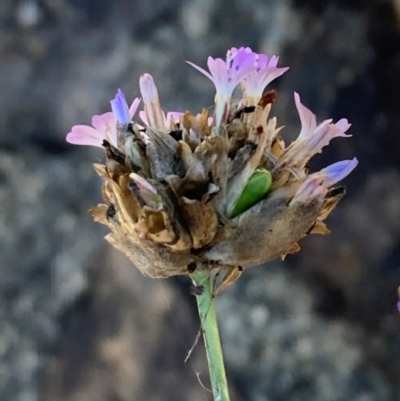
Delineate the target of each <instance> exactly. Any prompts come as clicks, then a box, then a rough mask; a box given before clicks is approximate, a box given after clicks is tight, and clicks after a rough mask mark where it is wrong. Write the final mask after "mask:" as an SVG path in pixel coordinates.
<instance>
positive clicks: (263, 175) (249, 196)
mask: <svg viewBox="0 0 400 401" xmlns="http://www.w3.org/2000/svg"><path fill="white" fill-rule="evenodd" d="M271 187H272V176H271V173H270V172H269V171H268V170H266V169H265V168H259V169H257V170H256V171H254V173H253V175H252V176H251V177H250V178H249V181H247V184H246V186H245V187H244V190H243V192H242V194H241V195H240V197H239V199H238V201H237V202H236V205H235V207H234V208H233V211H232V214H231V216H230V218H234V217H236V216H239V214H242V213H244V212H245V211H246V210H248V209H250V208H251V207H252V206H254V205H255V204H256V203H258V202H259V201H260V200H261V199H262V198H263V197H264V196H265V195H267V194H268V192H269V191H270V190H271Z"/></svg>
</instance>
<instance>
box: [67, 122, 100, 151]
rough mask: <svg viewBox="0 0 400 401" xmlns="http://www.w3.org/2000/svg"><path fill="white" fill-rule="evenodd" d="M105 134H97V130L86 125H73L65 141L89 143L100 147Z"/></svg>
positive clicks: (80, 143) (81, 143) (79, 143)
mask: <svg viewBox="0 0 400 401" xmlns="http://www.w3.org/2000/svg"><path fill="white" fill-rule="evenodd" d="M104 139H106V138H105V135H104V136H103V135H99V131H97V130H95V129H94V128H92V127H89V126H88V125H75V126H73V127H72V129H71V132H69V133H68V134H67V138H66V140H67V142H69V143H71V144H73V145H89V146H99V147H102V144H103V140H104Z"/></svg>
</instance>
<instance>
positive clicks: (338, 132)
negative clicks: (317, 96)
mask: <svg viewBox="0 0 400 401" xmlns="http://www.w3.org/2000/svg"><path fill="white" fill-rule="evenodd" d="M294 99H295V102H296V107H297V111H298V112H299V116H300V121H301V131H300V135H299V136H298V138H297V139H296V140H295V141H294V142H293V143H292V144H291V145H290V146H289V147H288V148H287V149H286V150H285V152H284V154H283V155H282V157H281V158H280V159H279V160H278V162H277V164H276V165H275V169H277V168H282V167H285V166H287V165H290V166H291V167H297V168H300V169H302V168H304V166H305V165H306V163H307V162H308V160H310V158H311V157H312V156H314V155H315V154H317V153H319V152H321V150H322V148H323V147H325V146H327V145H328V144H329V142H330V141H331V139H333V138H336V137H340V136H341V137H345V138H348V137H350V136H351V135H346V134H345V132H346V131H347V130H348V129H349V128H350V126H351V124H349V122H348V121H347V119H345V118H342V119H341V120H339V121H338V122H337V123H336V124H332V120H325V121H323V122H322V123H321V124H319V125H318V126H317V121H316V118H315V115H314V114H313V113H312V112H311V110H309V109H308V108H307V107H305V106H304V105H303V104H302V103H301V101H300V96H299V94H298V93H296V92H295V94H294Z"/></svg>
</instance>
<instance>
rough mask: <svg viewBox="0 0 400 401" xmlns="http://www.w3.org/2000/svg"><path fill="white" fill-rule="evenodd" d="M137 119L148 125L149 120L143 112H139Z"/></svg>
mask: <svg viewBox="0 0 400 401" xmlns="http://www.w3.org/2000/svg"><path fill="white" fill-rule="evenodd" d="M139 117H140V119H141V120H142V121H143V122H144V124H145V125H147V126H148V125H149V119H148V118H147V113H146V112H145V111H144V110H141V111H139Z"/></svg>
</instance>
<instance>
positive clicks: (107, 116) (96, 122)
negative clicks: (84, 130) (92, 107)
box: [92, 111, 117, 134]
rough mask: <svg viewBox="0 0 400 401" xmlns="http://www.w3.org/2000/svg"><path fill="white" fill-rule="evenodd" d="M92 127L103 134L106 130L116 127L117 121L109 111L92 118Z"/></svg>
mask: <svg viewBox="0 0 400 401" xmlns="http://www.w3.org/2000/svg"><path fill="white" fill-rule="evenodd" d="M92 125H93V127H94V128H96V129H97V130H98V131H100V132H103V133H104V134H105V132H106V131H107V130H108V129H110V127H114V126H115V127H116V126H117V120H116V119H115V116H114V114H113V113H112V112H111V111H109V112H107V113H104V114H100V115H96V116H93V118H92Z"/></svg>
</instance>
